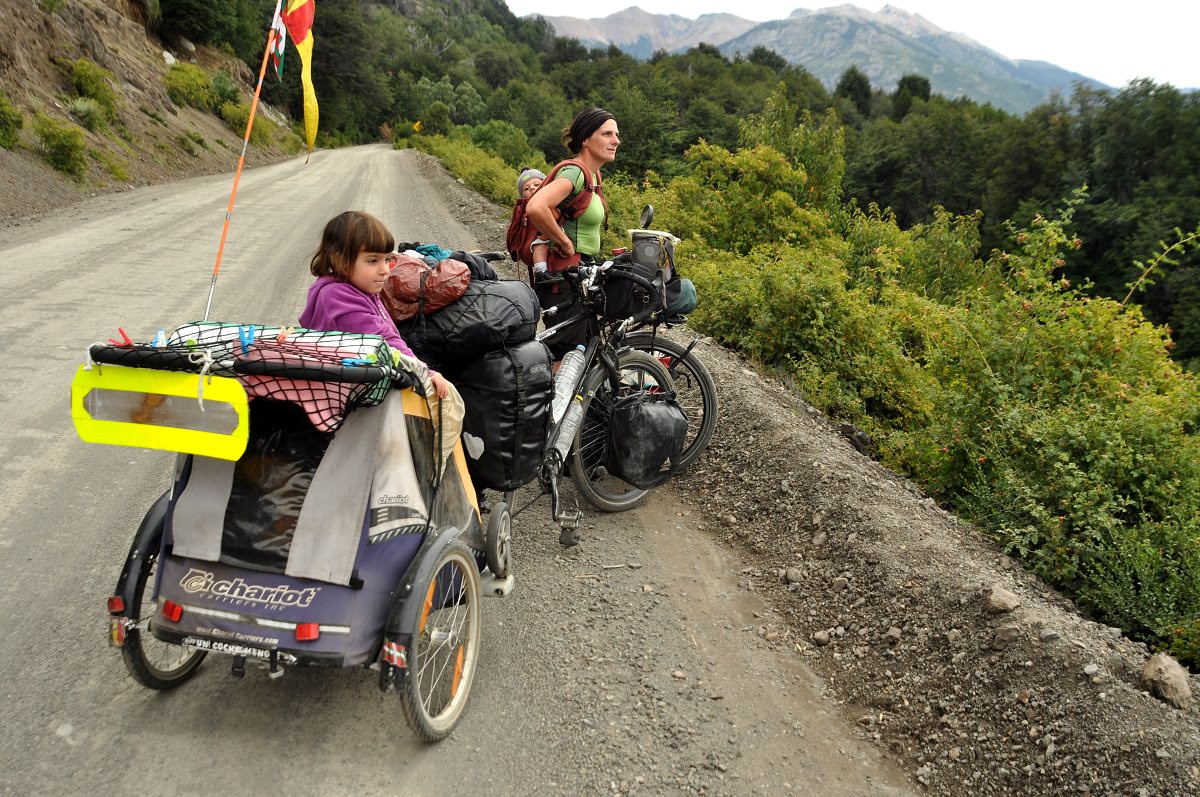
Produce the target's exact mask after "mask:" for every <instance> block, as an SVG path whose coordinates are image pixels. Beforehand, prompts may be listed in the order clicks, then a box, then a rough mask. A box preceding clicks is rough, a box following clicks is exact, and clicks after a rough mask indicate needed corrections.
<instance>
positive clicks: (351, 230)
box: [309, 210, 396, 282]
mask: <svg viewBox="0 0 1200 797" xmlns="http://www.w3.org/2000/svg"><path fill="white" fill-rule="evenodd" d="M395 248H396V239H395V238H393V237H392V234H391V232H389V231H388V228H387V227H386V226H384V224H383V222H382V221H380V220H379V219H377V218H375V217H374V216H372V215H371V214H370V213H365V212H363V211H361V210H347V211H346V212H345V213H339V214H338V215H337V216H334V217H333V218H332V219H330V220H329V223H328V224H326V225H325V229H324V230H323V231H322V232H321V244H320V245H319V246H318V247H317V251H316V254H314V255H313V258H312V262H311V263H310V264H309V271H311V272H312V275H313V276H314V277H321V276H324V275H326V274H331V275H333V276H335V277H337V278H338V279H340V280H343V281H345V282H349V281H350V277H351V274H352V273H353V271H354V261H355V260H357V259H358V255H359V253H360V252H376V253H382V254H388V253H390V252H391V251H392V250H393V249H395Z"/></svg>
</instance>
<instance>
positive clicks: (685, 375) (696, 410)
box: [624, 332, 717, 468]
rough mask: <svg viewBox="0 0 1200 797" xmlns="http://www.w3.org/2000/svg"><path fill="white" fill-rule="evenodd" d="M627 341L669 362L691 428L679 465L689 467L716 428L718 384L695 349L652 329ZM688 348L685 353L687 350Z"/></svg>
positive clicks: (678, 398)
mask: <svg viewBox="0 0 1200 797" xmlns="http://www.w3.org/2000/svg"><path fill="white" fill-rule="evenodd" d="M624 342H625V345H627V346H629V347H630V348H633V349H637V350H638V351H644V352H646V353H647V354H649V355H651V356H652V357H654V358H656V359H658V360H659V361H661V362H662V364H663V365H665V366H666V368H667V371H668V372H669V373H670V374H671V381H672V383H674V385H675V399H676V401H678V402H679V406H680V407H682V408H683V411H684V413H686V414H687V419H688V431H687V438H686V439H685V441H684V445H683V455H682V456H681V457H680V458H679V466H680V467H682V468H686V467H687V466H688V465H690V464H692V463H693V462H695V461H696V458H697V457H699V456H700V455H701V454H702V453H704V449H706V448H708V444H709V442H710V441H711V440H712V436H713V432H714V431H716V428H717V386H716V384H715V383H714V382H713V378H712V374H710V373H709V372H708V369H707V368H705V367H704V363H702V362H701V361H700V358H699V357H697V356H696V353H695V352H694V351H687V346H684V345H682V344H679V343H676V342H675V341H673V340H668V339H667V338H664V337H663V336H662V335H655V334H654V333H652V332H635V333H633V334H630V335H626V336H625V341H624ZM685 352H686V353H685Z"/></svg>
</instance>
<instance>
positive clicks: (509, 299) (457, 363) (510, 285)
mask: <svg viewBox="0 0 1200 797" xmlns="http://www.w3.org/2000/svg"><path fill="white" fill-rule="evenodd" d="M540 315H541V309H540V308H539V307H538V299H537V295H536V294H535V293H534V292H533V288H531V287H529V285H527V284H526V283H525V282H522V281H521V280H494V281H493V280H471V283H470V284H469V285H468V286H467V290H466V292H465V293H463V295H462V296H461V297H460V298H459V299H458V300H457V301H454V302H452V303H450V304H449V305H447V306H446V307H443V308H442V309H441V310H438V311H437V312H436V313H431V314H430V315H417V316H416V317H414V318H412V319H409V320H408V321H406V322H403V323H400V324H397V325H396V326H397V328H398V329H399V331H400V336H401V337H402V338H404V342H405V343H407V344H408V345H409V346H410V347H411V348H412V350H413V353H414V354H416V355H417V356H418V357H420V358H421V359H422V360H424V361H425V362H426V363H427V364H428V365H429V366H430V367H431V368H435V369H437V370H450V371H457V370H458V369H459V368H461V367H462V364H463V363H465V362H467V361H469V360H473V359H475V358H477V357H479V356H480V355H483V354H487V353H488V352H492V351H497V350H499V349H503V348H505V347H506V346H514V345H516V344H518V343H524V342H525V341H528V340H533V336H534V334H535V333H536V332H537V323H538V318H539V316H540Z"/></svg>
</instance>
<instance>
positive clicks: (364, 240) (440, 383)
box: [300, 210, 450, 398]
mask: <svg viewBox="0 0 1200 797" xmlns="http://www.w3.org/2000/svg"><path fill="white" fill-rule="evenodd" d="M395 248H396V239H395V238H393V237H392V234H391V232H389V231H388V228H387V227H385V226H384V225H383V222H381V221H380V220H379V219H377V218H375V217H374V216H372V215H371V214H370V213H364V212H363V211H361V210H348V211H346V212H345V213H342V214H339V215H337V216H334V217H333V218H332V219H330V220H329V223H328V224H326V225H325V230H324V232H322V233H321V244H320V246H318V247H317V251H316V254H314V255H313V258H312V262H311V263H310V264H309V266H308V270H309V271H311V272H312V274H313V276H314V277H316V278H317V281H316V282H314V283H313V284H312V285H311V286H310V287H309V289H308V302H307V303H306V304H305V306H304V312H303V313H301V314H300V324H301V325H302V326H304V327H305V328H307V329H315V330H322V331H337V332H358V333H363V334H367V335H379V336H380V337H382V338H383V339H384V340H386V341H387V343H388V345H389V346H391V347H392V348H393V349H397V350H398V351H400V352H403V353H404V354H407V355H408V356H409V357H416V355H415V354H413V351H412V349H410V348H409V347H408V344H407V343H405V342H404V339H403V338H401V337H400V332H399V330H397V329H396V322H394V321H392V317H391V316H390V315H388V313H387V310H385V309H384V306H383V302H382V301H381V300H380V299H379V294H380V292H381V291H382V290H383V286H384V283H386V282H387V278H388V275H389V273H390V272H391V267H392V259H393V254H392V252H393V250H394V249H395ZM429 378H430V380H431V381H432V382H433V387H434V389H435V390H436V391H437V394H438V397H439V398H446V397H447V396H449V395H450V383H449V382H447V381H446V379H445V377H443V376H442V375H441V374H439V373H438V372H436V371H430V372H429Z"/></svg>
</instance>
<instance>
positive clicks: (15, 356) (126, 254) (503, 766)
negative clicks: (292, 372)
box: [0, 146, 915, 797]
mask: <svg viewBox="0 0 1200 797" xmlns="http://www.w3.org/2000/svg"><path fill="white" fill-rule="evenodd" d="M231 182H232V180H231V178H230V176H228V175H226V176H220V177H206V178H197V179H192V180H187V181H183V182H179V183H173V184H168V185H160V186H155V187H150V188H144V189H138V190H135V191H130V192H126V193H121V194H114V195H108V196H102V197H98V198H94V199H91V200H88V201H85V202H83V203H80V204H75V205H72V206H70V207H68V208H64V209H62V210H60V211H57V212H54V213H51V214H48V215H43V216H41V217H38V218H26V219H23V220H20V221H16V222H11V223H9V224H7V225H6V226H4V227H3V228H0V262H2V263H3V264H4V267H3V271H2V272H0V293H2V294H3V296H4V310H3V316H2V319H0V366H2V372H3V373H4V374H5V375H6V376H7V378H6V379H5V380H3V382H2V383H0V428H2V429H3V432H4V433H3V435H0V469H2V471H0V568H2V572H3V573H4V574H5V578H4V579H3V580H2V581H0V596H2V599H3V604H4V610H3V612H0V671H2V672H4V673H5V678H4V682H3V686H0V694H3V700H4V711H3V713H2V717H3V719H2V720H0V725H2V734H0V738H3V743H2V744H0V792H2V793H4V794H14V795H34V794H53V795H62V794H84V793H86V794H89V795H117V794H128V793H133V792H141V793H149V794H155V795H190V794H199V793H220V794H227V795H241V794H256V795H257V794H269V793H287V794H297V795H310V794H311V795H342V794H349V793H355V794H362V795H372V794H381V795H382V794H387V795H398V794H399V795H410V794H411V795H449V794H460V793H464V792H465V793H476V794H488V795H527V794H572V795H574V794H600V793H630V794H649V795H656V794H664V795H665V794H679V793H704V794H730V795H743V794H787V793H794V794H817V793H819V794H822V795H830V797H839V796H840V795H846V796H847V797H849V796H850V795H859V796H862V797H871V796H873V795H904V794H911V793H915V792H914V791H913V790H912V789H914V788H915V787H912V786H910V785H909V782H908V781H907V779H906V777H905V775H904V773H903V772H902V770H901V768H900V766H899V765H898V764H897V763H896V761H895V758H894V757H893V756H889V755H887V753H886V748H884V747H881V746H879V745H876V744H875V743H874V742H873V741H872V740H871V739H872V734H870V733H866V732H864V731H863V729H862V728H861V727H860V726H859V725H858V724H856V723H855V722H854V721H853V720H852V719H848V718H847V717H848V716H849V715H848V714H846V713H844V710H843V709H842V707H841V706H840V704H839V700H837V699H835V697H833V696H831V694H830V693H829V690H828V688H827V682H826V681H823V680H822V678H820V677H818V676H817V675H816V674H814V672H813V670H811V669H810V668H809V666H808V665H807V664H806V661H807V659H806V658H805V657H804V656H801V655H798V654H797V651H798V649H799V648H796V647H794V646H793V645H792V644H790V643H789V644H781V635H780V633H778V632H776V631H773V630H771V629H778V628H784V627H785V626H786V625H787V621H786V620H785V619H784V618H783V617H781V616H780V615H779V613H778V609H777V608H776V607H774V606H773V605H772V604H771V603H770V602H768V600H767V598H766V597H765V596H764V595H763V594H762V593H761V591H759V590H757V589H753V588H751V586H750V585H749V583H748V582H749V581H750V580H751V576H750V575H748V574H751V573H752V571H753V573H758V571H757V570H755V569H754V568H753V567H751V566H750V565H748V564H747V562H746V561H745V560H744V558H743V556H742V554H740V553H739V551H738V549H737V548H736V547H733V546H732V545H731V544H730V541H729V540H726V539H723V538H722V536H721V535H720V534H714V533H709V532H707V531H705V529H706V528H707V526H708V521H706V520H705V517H711V506H708V507H705V508H706V509H707V510H709V512H708V514H705V513H702V511H701V509H700V506H701V505H700V504H698V503H694V496H697V495H700V494H701V493H699V492H697V491H696V490H694V489H690V490H688V491H687V492H677V491H675V490H673V489H669V488H663V489H660V490H658V491H656V493H655V494H654V495H653V496H652V497H651V499H650V500H649V501H648V502H647V503H646V504H645V505H644V506H643V507H641V508H639V509H637V510H634V511H631V512H627V513H624V514H620V515H599V514H594V513H589V514H588V517H587V519H586V521H585V523H584V540H583V543H582V544H580V545H579V546H577V547H575V548H572V549H569V550H563V549H562V548H560V547H559V545H558V542H557V538H558V533H557V528H556V527H554V526H553V524H552V523H551V522H550V520H549V514H550V513H549V505H548V501H547V500H546V499H544V498H543V499H542V500H541V501H539V502H537V503H534V504H533V505H532V506H531V507H529V508H528V509H526V510H525V511H523V512H522V513H521V514H519V515H518V516H517V517H516V518H515V520H514V527H515V528H514V534H515V538H516V540H515V545H516V572H517V579H518V580H517V586H516V589H515V590H514V592H513V593H512V595H510V596H509V597H507V598H503V599H495V600H489V601H488V602H487V603H486V605H485V618H484V633H485V637H484V643H483V648H484V649H483V655H482V660H481V664H480V670H479V672H478V674H477V677H476V681H475V687H474V689H473V693H472V696H471V704H470V706H469V708H468V712H467V714H466V716H465V718H464V719H463V721H462V723H461V725H460V727H459V729H458V730H457V731H456V732H455V734H454V735H453V736H452V737H450V738H449V739H447V740H446V741H444V742H442V743H440V744H438V745H434V746H426V745H423V744H420V743H418V742H416V741H415V740H414V738H413V737H412V735H411V734H410V733H409V731H408V728H407V726H406V724H405V722H404V720H403V718H402V715H401V711H400V706H399V702H398V700H397V699H396V698H395V697H394V696H387V695H382V694H380V693H379V691H378V690H377V688H376V686H375V677H374V674H373V673H368V672H365V671H357V670H356V671H346V672H342V671H318V670H308V671H292V672H289V674H288V675H287V676H286V677H284V678H282V679H280V680H277V681H273V680H268V679H267V678H266V677H265V675H264V674H262V673H261V672H259V671H254V670H252V671H251V672H250V673H249V674H248V675H247V677H246V678H245V679H244V680H236V679H233V678H231V677H230V675H229V671H228V668H227V667H228V660H227V659H223V658H221V657H217V656H211V657H210V658H209V659H208V660H207V661H206V663H205V664H204V666H203V667H202V669H201V671H200V674H199V675H198V676H197V677H196V678H195V679H194V680H193V681H191V682H190V683H188V684H187V685H185V686H184V687H183V688H181V689H180V690H178V691H176V692H174V693H167V694H158V693H151V692H149V691H146V690H143V689H142V688H141V687H139V686H138V685H136V684H135V683H134V682H133V681H132V680H131V679H130V678H129V677H128V676H127V675H126V673H125V670H124V667H123V665H122V663H121V659H120V656H119V654H118V653H117V652H116V651H114V650H111V649H109V648H108V647H107V646H106V642H105V634H106V626H105V611H104V600H105V598H106V596H107V595H108V594H109V592H110V590H111V589H112V587H113V585H114V584H115V581H116V578H117V575H118V573H119V571H120V567H121V562H122V560H123V558H124V555H125V552H126V549H127V547H128V544H129V541H130V539H131V536H132V533H133V531H134V529H135V528H136V525H137V523H138V521H139V519H140V517H141V515H142V513H143V512H144V511H145V509H146V508H147V507H148V506H149V504H150V503H151V502H152V501H153V500H154V498H155V497H156V496H157V495H158V494H159V493H160V492H161V491H162V490H164V489H165V488H166V486H167V484H168V471H169V468H170V463H171V460H170V458H169V456H168V455H165V454H161V453H155V452H148V451H139V450H134V449H122V448H113V447H102V446H89V445H86V444H84V443H82V442H80V441H79V440H78V439H77V438H76V436H75V434H74V431H73V430H72V428H71V424H70V419H69V410H68V401H67V399H68V395H69V384H70V379H71V376H72V374H73V373H74V370H75V369H76V368H77V367H78V365H79V364H80V363H81V362H82V359H83V355H84V351H85V349H86V347H87V346H88V345H89V344H90V343H92V342H94V341H97V340H102V339H105V338H108V337H112V336H115V335H116V330H117V328H118V327H123V328H125V329H126V330H128V332H129V333H130V335H131V336H132V337H134V338H135V339H149V338H151V337H153V335H154V333H155V332H156V331H157V330H158V329H159V328H160V327H161V328H166V329H170V328H172V327H174V326H177V325H178V324H181V323H183V322H185V321H188V320H194V319H197V318H200V317H201V316H203V314H204V308H205V300H206V298H207V295H208V288H209V284H210V279H211V274H212V269H213V260H214V256H215V253H216V249H217V242H218V239H219V235H220V230H221V225H222V221H223V219H224V214H225V208H226V204H227V202H228V198H229V189H230V186H231ZM473 197H474V195H473V194H470V192H467V191H465V189H463V188H462V187H461V186H459V185H457V184H455V183H454V182H453V181H452V180H450V179H448V178H447V177H446V176H445V174H444V172H442V171H441V170H440V168H438V167H436V166H435V165H433V164H431V163H430V162H429V161H428V159H426V158H425V157H424V156H421V155H419V154H417V153H414V152H411V151H394V150H391V149H389V148H387V147H384V146H369V147H359V148H352V149H344V150H337V151H332V152H319V153H317V154H316V155H315V156H314V157H313V159H312V162H311V163H309V164H307V165H305V164H304V162H303V160H302V159H296V160H290V161H286V162H282V163H278V164H275V165H271V166H265V167H261V168H256V169H253V170H249V171H247V172H246V173H245V174H244V175H243V177H242V180H241V188H240V191H239V195H238V199H237V204H236V205H235V208H234V213H233V217H232V223H231V229H230V235H229V240H228V243H227V245H226V249H225V257H224V262H223V264H222V266H221V271H220V275H219V280H218V282H217V286H216V293H215V299H214V302H213V305H212V312H211V314H210V318H213V319H219V320H229V321H238V322H259V323H294V320H295V318H296V316H297V314H298V312H299V310H300V308H301V306H302V302H303V296H304V291H305V288H306V286H307V285H308V283H309V281H310V277H309V276H308V273H307V269H306V264H307V260H308V256H309V254H310V253H311V251H312V249H313V248H314V246H315V243H316V237H317V234H318V232H319V229H320V226H321V225H322V224H323V223H324V222H325V220H326V219H328V218H329V217H331V216H332V215H334V214H335V213H337V212H339V211H341V210H345V209H348V208H361V209H364V210H368V211H370V212H373V213H375V214H377V215H378V216H380V217H381V218H382V219H383V220H384V221H385V222H387V223H388V224H389V225H390V226H391V229H392V230H393V232H394V233H395V234H396V236H397V238H398V239H400V240H410V241H411V240H419V241H423V242H437V243H442V244H444V245H449V246H451V248H458V247H464V248H473V247H477V246H483V247H485V248H494V247H496V246H497V245H498V243H499V241H498V240H496V239H495V234H496V232H497V230H498V229H500V228H501V227H502V220H501V219H500V218H499V216H498V214H497V212H496V210H495V209H494V208H491V207H490V206H488V205H487V204H486V203H483V202H481V201H479V200H478V198H473ZM723 422H724V419H723ZM523 497H524V498H525V499H528V500H531V499H532V498H533V496H523ZM524 503H525V500H522V497H519V498H518V502H517V505H518V506H522V505H523V504H524ZM784 638H786V635H784ZM876 735H877V734H876Z"/></svg>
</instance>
